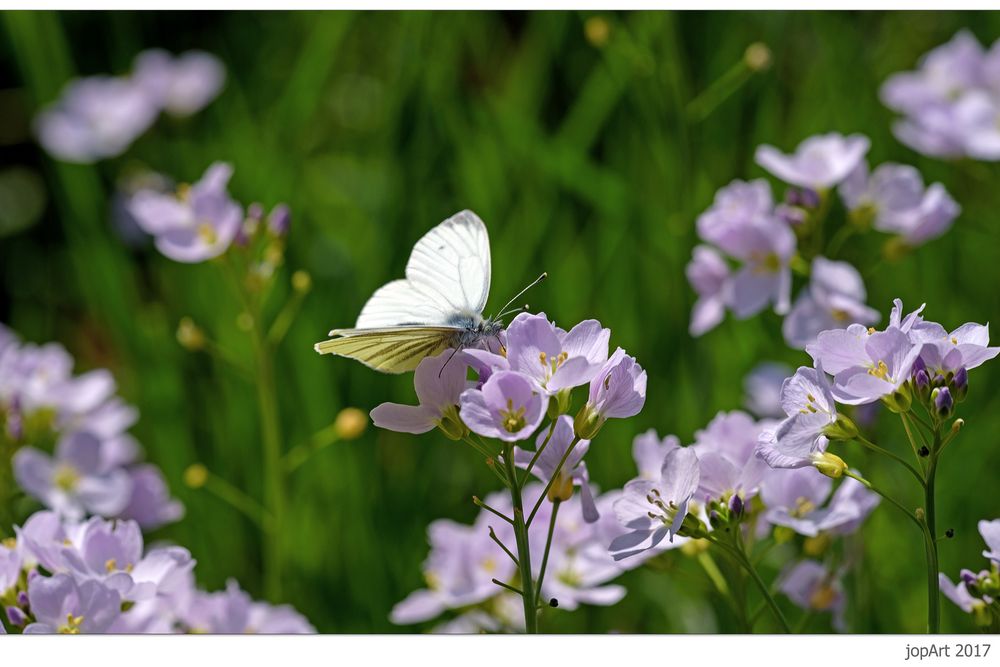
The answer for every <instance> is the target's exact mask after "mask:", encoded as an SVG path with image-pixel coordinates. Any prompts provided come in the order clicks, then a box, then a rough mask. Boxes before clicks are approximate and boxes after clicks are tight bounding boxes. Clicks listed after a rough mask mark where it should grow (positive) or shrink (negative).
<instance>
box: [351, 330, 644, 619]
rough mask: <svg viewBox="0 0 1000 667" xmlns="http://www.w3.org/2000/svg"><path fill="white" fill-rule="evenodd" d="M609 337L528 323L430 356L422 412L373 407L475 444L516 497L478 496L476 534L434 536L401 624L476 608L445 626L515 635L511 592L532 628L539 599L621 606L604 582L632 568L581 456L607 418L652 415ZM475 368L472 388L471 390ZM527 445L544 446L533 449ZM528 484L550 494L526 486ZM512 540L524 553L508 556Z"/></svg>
mask: <svg viewBox="0 0 1000 667" xmlns="http://www.w3.org/2000/svg"><path fill="white" fill-rule="evenodd" d="M610 337H611V332H610V330H608V329H605V328H603V327H602V326H601V324H600V323H599V322H597V321H596V320H586V321H584V322H581V323H579V324H577V325H576V326H575V327H573V328H572V329H570V330H569V331H565V330H563V329H560V328H559V327H557V326H556V325H555V324H553V323H552V322H550V321H549V319H548V318H547V317H546V316H545V315H544V314H537V315H533V314H528V313H522V314H520V315H518V316H517V317H516V318H515V319H514V321H513V322H511V324H510V326H509V327H508V328H507V330H506V331H505V332H504V333H503V334H502V335H501V337H500V338H499V339H498V340H497V341H496V345H494V344H493V343H491V344H490V346H489V347H488V348H484V349H466V350H462V351H460V352H456V351H453V350H447V351H445V352H443V353H441V354H440V355H438V356H436V357H429V358H427V359H424V360H423V361H422V362H421V363H420V365H419V366H418V367H417V369H416V371H415V373H414V387H415V389H416V394H417V398H418V400H419V405H416V406H413V405H399V404H394V403H383V404H382V405H379V406H378V407H376V408H375V409H374V410H372V412H371V417H372V421H373V422H374V423H375V425H376V426H379V427H381V428H386V429H389V430H394V431H400V432H404V433H426V432H429V431H432V430H434V429H438V430H440V431H441V432H442V433H443V434H444V435H445V436H447V437H448V438H450V439H452V440H462V441H465V442H467V443H468V444H470V445H471V446H473V448H474V449H476V451H478V452H479V453H480V454H481V455H483V456H484V457H486V462H487V464H488V465H489V466H490V467H491V468H492V469H493V470H494V471H495V472H496V473H497V475H498V477H500V479H501V481H502V482H503V483H504V484H505V486H507V487H508V488H509V489H511V496H510V497H509V498H508V499H507V500H504V499H503V498H502V497H501V496H500V495H497V496H490V497H489V498H487V501H486V502H483V501H479V500H478V499H477V504H479V505H480V506H481V507H482V508H483V510H484V511H483V513H482V514H481V515H480V518H479V519H478V520H477V522H476V524H475V525H474V526H472V527H468V526H460V525H458V524H454V523H452V522H447V521H445V522H437V523H435V524H433V525H432V526H431V529H430V541H431V544H432V547H433V551H432V554H431V557H430V558H429V559H428V561H427V564H426V566H425V573H426V575H427V581H428V587H429V588H428V589H427V590H424V591H418V592H416V593H414V594H413V595H411V596H410V597H409V598H407V599H406V600H405V601H404V602H402V603H400V604H399V605H398V606H397V607H396V609H395V610H394V611H393V614H392V618H393V620H394V622H397V623H413V622H419V621H423V620H428V619H431V618H434V617H436V616H437V615H439V614H440V613H441V612H442V611H444V610H446V609H459V608H462V609H464V608H466V607H472V608H473V609H472V611H471V612H470V614H466V615H463V616H461V617H459V619H456V620H455V621H454V625H452V624H449V625H447V626H445V628H444V629H445V630H448V629H451V630H460V629H464V630H468V629H472V628H478V629H483V630H499V629H514V628H517V627H519V626H518V625H517V621H516V620H514V619H513V618H512V617H511V615H510V614H506V615H505V614H503V613H501V612H502V611H503V610H507V611H510V610H511V607H512V605H511V604H510V599H511V595H510V591H517V592H518V593H521V594H522V597H524V598H525V599H524V600H522V602H524V607H525V610H526V611H525V612H524V614H523V615H522V616H521V621H520V622H521V623H523V624H525V625H527V622H528V620H529V619H531V618H532V617H533V616H534V615H535V613H536V612H535V608H534V603H533V600H534V598H535V597H536V596H537V597H541V598H548V599H551V600H554V601H555V602H554V604H558V605H559V606H561V607H563V608H569V609H573V608H575V607H576V606H577V605H579V604H581V603H587V604H613V603H614V602H617V601H618V600H619V599H620V598H621V597H622V595H624V590H623V589H621V588H620V587H618V586H607V585H605V584H606V583H607V582H608V581H609V580H611V579H613V578H614V577H615V576H617V574H618V573H620V572H621V571H622V568H621V567H619V566H618V565H616V564H615V562H614V560H613V559H612V557H611V555H610V554H609V553H608V551H607V544H608V543H610V540H611V538H612V537H613V535H611V534H609V533H608V530H609V527H610V526H613V520H611V515H610V514H609V512H608V510H609V508H610V505H611V504H612V502H613V501H614V495H608V494H605V495H603V496H595V494H594V491H593V489H592V488H591V485H590V479H589V473H588V471H587V466H586V463H585V462H584V461H583V458H584V455H585V454H586V452H587V450H588V449H589V447H590V444H591V441H592V440H593V438H594V437H595V436H597V434H598V433H599V432H600V430H601V428H602V426H603V425H604V424H605V422H606V421H607V420H608V419H610V418H624V417H631V416H634V415H636V414H638V413H639V411H640V410H641V409H642V407H643V405H644V403H645V399H646V373H645V371H644V370H642V368H641V367H640V366H639V364H638V363H636V360H635V359H634V358H633V357H630V356H629V355H627V354H626V353H625V351H624V350H622V349H621V348H618V349H617V350H615V351H614V353H611V354H609V343H610ZM470 369H471V370H472V371H473V372H474V374H475V375H476V379H475V380H471V381H470V380H469V379H468V375H469V370H470ZM583 387H585V388H587V397H586V402H585V403H584V405H583V406H582V407H580V408H579V409H578V410H576V411H575V413H574V412H572V407H573V390H574V389H576V388H583ZM571 415H573V416H571ZM546 418H547V419H548V424H547V425H546V426H543V422H544V421H545V420H546ZM484 439H487V440H484ZM529 439H534V440H535V448H534V449H529V448H527V447H526V446H525V442H526V441H528V440H529ZM491 442H492V443H495V444H491ZM515 443H517V444H515ZM522 471H523V472H522ZM530 475H533V476H535V477H537V478H539V479H540V480H541V483H535V482H532V483H528V479H529V476H530ZM576 489H579V490H580V493H578V494H577V493H576V492H575V491H576ZM515 497H517V498H518V500H517V502H515V501H514V498H515ZM546 501H548V502H546ZM561 505H566V507H564V508H563V509H562V511H560V510H559V507H560V506H561ZM528 508H532V509H530V510H529V509H528ZM488 522H492V523H491V524H490V526H493V527H489V526H488V525H487V524H488ZM546 526H547V528H546ZM512 538H513V539H514V540H515V541H516V542H517V556H514V555H513V553H512V551H511V550H510V549H509V548H508V547H507V546H505V544H506V543H509V542H510V541H511V539H512ZM505 559H508V560H505ZM529 561H530V563H531V564H532V565H531V567H530V569H529V568H528V567H527V563H528V562H529ZM514 562H517V563H518V564H517V565H516V566H515V565H513V563H514ZM459 563H461V564H462V565H461V566H459V565H458V564H459ZM546 575H548V576H546ZM536 580H537V581H538V582H539V583H538V584H537V589H538V590H537V592H536V591H534V590H533V589H534V588H535V586H536V584H535V582H536ZM517 585H520V586H521V587H522V588H521V589H517V588H516V587H517ZM525 589H526V590H525ZM514 597H515V598H516V595H515V596H514ZM515 616H516V614H515ZM477 619H478V620H477Z"/></svg>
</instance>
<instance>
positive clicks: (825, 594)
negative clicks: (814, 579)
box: [809, 584, 837, 611]
mask: <svg viewBox="0 0 1000 667" xmlns="http://www.w3.org/2000/svg"><path fill="white" fill-rule="evenodd" d="M836 600H837V591H835V590H834V589H833V587H832V586H830V585H829V584H822V585H821V586H819V588H817V589H816V590H815V591H813V594H812V595H810V596H809V606H810V607H812V608H813V609H816V610H818V611H823V610H824V609H829V608H830V607H831V606H832V605H833V603H834V602H835V601H836Z"/></svg>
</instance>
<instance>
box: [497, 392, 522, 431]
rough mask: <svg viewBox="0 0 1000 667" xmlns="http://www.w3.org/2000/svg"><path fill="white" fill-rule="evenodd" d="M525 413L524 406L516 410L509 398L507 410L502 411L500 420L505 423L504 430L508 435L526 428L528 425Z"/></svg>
mask: <svg viewBox="0 0 1000 667" xmlns="http://www.w3.org/2000/svg"><path fill="white" fill-rule="evenodd" d="M524 412H525V408H524V406H521V407H519V408H517V409H516V410H515V409H514V401H513V400H511V399H509V398H508V399H507V409H506V410H501V411H500V418H501V420H502V422H503V427H504V430H505V431H507V432H508V433H517V432H518V431H520V430H521V429H522V428H524V426H525V424H526V423H527V422H525V420H524Z"/></svg>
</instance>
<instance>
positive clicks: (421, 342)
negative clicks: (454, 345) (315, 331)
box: [316, 327, 456, 373]
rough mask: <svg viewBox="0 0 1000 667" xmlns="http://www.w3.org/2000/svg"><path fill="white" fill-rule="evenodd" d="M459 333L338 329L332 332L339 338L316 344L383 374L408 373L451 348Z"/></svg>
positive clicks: (323, 350)
mask: <svg viewBox="0 0 1000 667" xmlns="http://www.w3.org/2000/svg"><path fill="white" fill-rule="evenodd" d="M455 333H456V329H455V328H453V327H385V328H379V329H335V330H333V331H331V332H330V335H332V336H338V337H337V338H331V339H330V340H326V341H322V342H320V343H316V351H317V352H319V353H320V354H336V355H339V356H342V357H349V358H351V359H357V360H358V361H360V362H361V363H363V364H364V365H366V366H368V367H369V368H373V369H375V370H377V371H381V372H383V373H405V372H407V371H412V370H414V369H415V368H416V367H417V365H418V364H419V363H420V361H421V360H422V359H423V358H424V357H430V356H434V355H436V354H439V353H441V352H442V351H444V350H445V349H447V348H448V347H449V345H450V344H451V342H452V340H453V338H454V336H455Z"/></svg>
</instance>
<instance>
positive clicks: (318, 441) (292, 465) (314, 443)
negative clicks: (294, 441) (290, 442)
mask: <svg viewBox="0 0 1000 667" xmlns="http://www.w3.org/2000/svg"><path fill="white" fill-rule="evenodd" d="M339 440H340V437H339V435H338V434H337V425H336V424H335V423H334V424H330V425H329V426H326V427H324V428H322V429H320V430H319V431H316V433H314V434H313V436H312V437H311V438H309V440H307V441H306V442H304V443H302V444H301V445H296V446H295V447H293V448H292V449H290V450H289V451H288V453H287V454H285V457H284V463H285V473H292V472H295V471H296V470H298V469H299V467H301V466H302V464H304V463H305V462H306V461H308V460H309V459H310V458H312V456H313V455H314V454H316V452H319V451H320V450H323V449H326V448H327V447H329V446H330V445H332V444H334V443H336V442H338V441H339Z"/></svg>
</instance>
